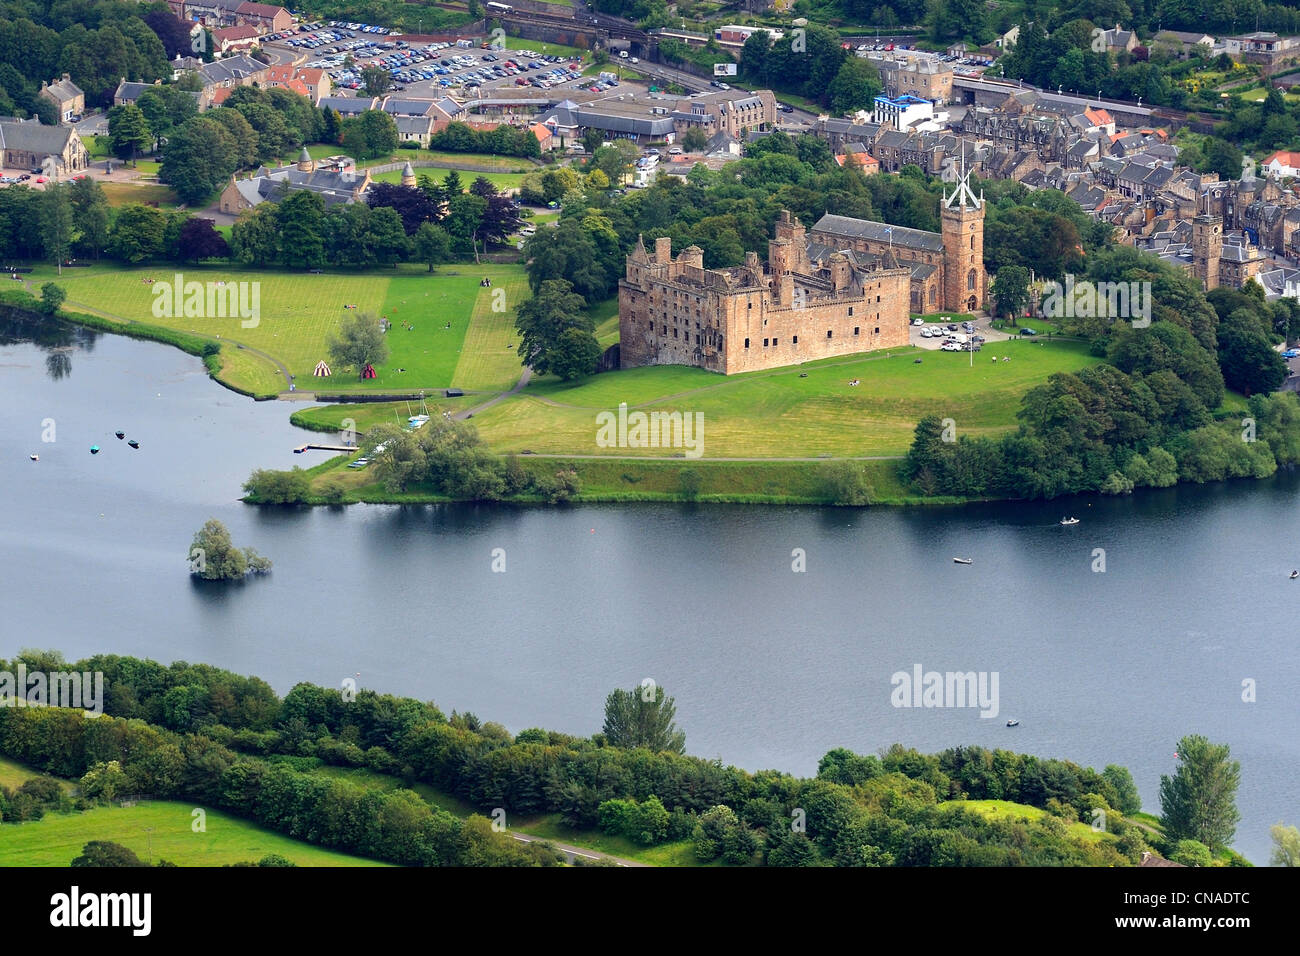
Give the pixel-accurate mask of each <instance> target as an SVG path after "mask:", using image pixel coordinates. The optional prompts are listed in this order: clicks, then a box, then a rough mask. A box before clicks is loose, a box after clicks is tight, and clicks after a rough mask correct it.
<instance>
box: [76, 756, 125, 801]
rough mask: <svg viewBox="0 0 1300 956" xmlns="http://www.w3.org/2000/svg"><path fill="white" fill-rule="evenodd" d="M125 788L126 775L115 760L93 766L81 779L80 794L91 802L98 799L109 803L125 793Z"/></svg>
mask: <svg viewBox="0 0 1300 956" xmlns="http://www.w3.org/2000/svg"><path fill="white" fill-rule="evenodd" d="M126 787H127V776H126V773H125V772H124V771H123V770H122V764H121V763H119V762H118V761H116V760H110V761H108V762H107V763H97V764H95V765H94V766H93V767H91V768H90V769H89V770H87V771H86V773H85V775H84V776H83V777H82V778H81V792H82V794H83V795H84V796H86V797H87V798H89V799H91V800H94V799H96V798H98V799H102V800H109V801H111V800H113V799H114V798H116V797H117V795H118V794H120V793H125V792H126Z"/></svg>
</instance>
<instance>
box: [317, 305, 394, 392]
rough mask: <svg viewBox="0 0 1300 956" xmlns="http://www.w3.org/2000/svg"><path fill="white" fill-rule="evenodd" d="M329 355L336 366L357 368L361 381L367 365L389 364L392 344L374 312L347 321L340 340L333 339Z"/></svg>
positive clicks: (340, 332)
mask: <svg viewBox="0 0 1300 956" xmlns="http://www.w3.org/2000/svg"><path fill="white" fill-rule="evenodd" d="M329 353H330V358H331V359H333V361H334V363H335V364H337V365H343V366H349V365H350V366H352V367H354V368H355V369H356V370H357V377H358V378H359V377H360V376H361V373H362V372H363V371H364V370H365V367H366V366H367V365H380V364H382V363H383V362H385V361H387V359H388V340H387V339H386V338H385V336H384V331H383V329H381V328H380V327H379V319H378V318H377V317H376V316H375V314H374V313H373V312H358V313H356V314H355V315H353V316H351V317H349V318H346V319H344V320H343V323H342V325H340V326H339V336H338V338H331V339H330V343H329Z"/></svg>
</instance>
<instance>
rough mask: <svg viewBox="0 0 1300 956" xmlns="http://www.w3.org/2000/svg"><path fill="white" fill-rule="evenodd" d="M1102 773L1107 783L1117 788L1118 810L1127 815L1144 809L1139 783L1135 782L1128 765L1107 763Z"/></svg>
mask: <svg viewBox="0 0 1300 956" xmlns="http://www.w3.org/2000/svg"><path fill="white" fill-rule="evenodd" d="M1101 775H1102V777H1104V778H1105V780H1106V782H1107V783H1109V784H1110V785H1111V786H1112V787H1114V788H1115V796H1116V798H1117V800H1116V803H1115V809H1116V810H1118V811H1119V812H1120V813H1122V814H1124V815H1125V816H1126V817H1127V816H1132V815H1133V814H1135V813H1137V812H1138V811H1139V810H1141V809H1142V800H1141V798H1140V797H1139V796H1138V790H1137V785H1136V784H1134V783H1133V775H1132V774H1131V773H1129V771H1128V768H1127V767H1121V766H1119V765H1118V764H1113V763H1112V764H1107V765H1106V769H1105V770H1103V771H1102V772H1101Z"/></svg>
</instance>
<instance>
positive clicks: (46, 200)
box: [40, 184, 75, 275]
mask: <svg viewBox="0 0 1300 956" xmlns="http://www.w3.org/2000/svg"><path fill="white" fill-rule="evenodd" d="M40 221H41V238H42V240H44V244H45V254H46V255H48V256H50V257H51V258H52V259H54V262H55V263H56V264H57V266H58V272H59V275H63V263H64V262H65V261H66V260H67V258H68V249H69V247H70V246H71V245H72V240H73V238H74V230H75V227H74V224H73V221H72V202H71V200H70V197H69V195H68V187H67V185H66V184H52V188H48V189H46V190H45V194H44V196H43V197H42V198H41V200H40Z"/></svg>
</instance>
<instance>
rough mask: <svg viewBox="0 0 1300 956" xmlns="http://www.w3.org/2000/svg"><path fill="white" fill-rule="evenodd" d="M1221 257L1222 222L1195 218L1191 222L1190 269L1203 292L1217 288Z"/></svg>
mask: <svg viewBox="0 0 1300 956" xmlns="http://www.w3.org/2000/svg"><path fill="white" fill-rule="evenodd" d="M1222 255H1223V220H1222V219H1221V218H1220V217H1218V216H1197V217H1196V218H1195V219H1193V220H1192V269H1193V271H1194V272H1195V273H1196V278H1198V279H1200V280H1201V285H1202V286H1204V288H1205V291H1206V292H1209V291H1210V290H1211V289H1217V288H1218V287H1219V259H1220V257H1221V256H1222Z"/></svg>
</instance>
